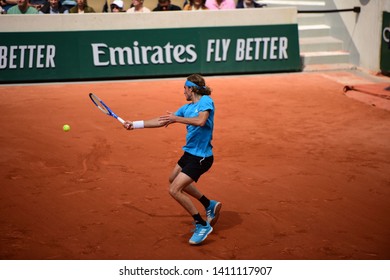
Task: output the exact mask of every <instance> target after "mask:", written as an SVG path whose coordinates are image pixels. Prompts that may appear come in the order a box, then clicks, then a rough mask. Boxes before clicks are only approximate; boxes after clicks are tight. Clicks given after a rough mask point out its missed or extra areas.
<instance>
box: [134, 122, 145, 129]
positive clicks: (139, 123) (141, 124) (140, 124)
mask: <svg viewBox="0 0 390 280" xmlns="http://www.w3.org/2000/svg"><path fill="white" fill-rule="evenodd" d="M144 127H145V124H144V121H133V128H134V129H141V128H144Z"/></svg>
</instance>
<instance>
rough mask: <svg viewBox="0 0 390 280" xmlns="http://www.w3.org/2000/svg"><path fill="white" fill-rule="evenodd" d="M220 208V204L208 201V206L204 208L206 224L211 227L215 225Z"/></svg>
mask: <svg viewBox="0 0 390 280" xmlns="http://www.w3.org/2000/svg"><path fill="white" fill-rule="evenodd" d="M221 207H222V203H221V202H218V201H215V200H210V205H209V207H207V208H206V216H207V222H209V223H210V225H211V226H214V225H215V223H216V222H217V221H218V218H219V211H220V210H221Z"/></svg>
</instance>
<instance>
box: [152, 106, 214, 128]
mask: <svg viewBox="0 0 390 280" xmlns="http://www.w3.org/2000/svg"><path fill="white" fill-rule="evenodd" d="M209 116H210V112H209V111H208V110H206V111H200V112H199V114H198V116H196V117H192V118H185V117H180V116H176V115H175V113H173V112H167V114H166V115H164V116H161V117H160V119H159V120H160V121H161V122H162V123H166V126H168V125H169V124H171V123H182V124H189V125H194V126H204V125H205V124H206V121H207V119H208V118H209Z"/></svg>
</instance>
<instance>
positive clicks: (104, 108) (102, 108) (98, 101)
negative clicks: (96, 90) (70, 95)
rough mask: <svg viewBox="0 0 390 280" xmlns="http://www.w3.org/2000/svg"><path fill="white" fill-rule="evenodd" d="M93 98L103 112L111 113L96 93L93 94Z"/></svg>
mask: <svg viewBox="0 0 390 280" xmlns="http://www.w3.org/2000/svg"><path fill="white" fill-rule="evenodd" d="M90 96H91V99H92V101H93V102H94V103H95V105H96V106H97V107H98V108H99V109H100V110H102V112H103V113H105V114H107V115H110V112H109V111H108V110H107V109H106V107H105V106H104V105H103V103H102V101H101V100H100V99H99V98H98V97H97V96H96V95H94V94H91V95H90Z"/></svg>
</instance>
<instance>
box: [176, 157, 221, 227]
mask: <svg viewBox="0 0 390 280" xmlns="http://www.w3.org/2000/svg"><path fill="white" fill-rule="evenodd" d="M181 170H182V169H181V167H180V166H179V165H178V164H176V166H175V167H174V169H173V171H172V173H171V176H170V177H169V182H170V183H172V182H173V180H174V179H175V178H176V177H177V175H178V174H179V173H180V172H181ZM183 191H184V192H186V193H187V194H189V195H191V196H192V197H194V198H196V199H197V200H199V201H200V203H202V205H203V207H204V208H205V210H206V217H207V221H208V222H209V223H210V225H212V226H213V225H215V223H216V222H217V221H218V218H219V212H220V210H221V207H222V203H221V202H219V201H216V200H209V199H208V198H207V197H206V196H205V195H203V194H202V193H201V192H200V191H199V190H198V188H197V187H195V185H194V184H193V183H190V184H189V185H188V186H186V187H185V188H184V189H183Z"/></svg>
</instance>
